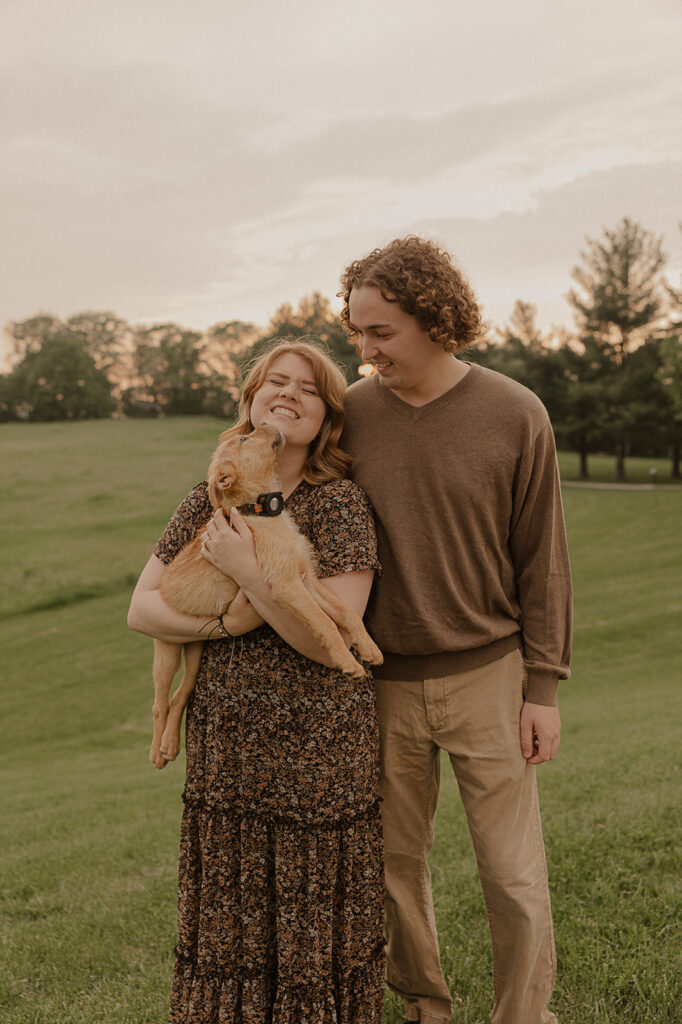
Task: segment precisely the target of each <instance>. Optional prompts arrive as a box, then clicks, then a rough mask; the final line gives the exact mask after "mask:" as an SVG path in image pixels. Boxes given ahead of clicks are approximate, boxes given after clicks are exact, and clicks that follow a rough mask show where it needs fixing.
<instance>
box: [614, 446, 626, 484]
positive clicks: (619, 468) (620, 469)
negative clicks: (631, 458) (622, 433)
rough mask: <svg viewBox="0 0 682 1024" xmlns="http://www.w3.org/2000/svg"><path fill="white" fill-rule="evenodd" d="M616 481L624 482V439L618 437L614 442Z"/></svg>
mask: <svg viewBox="0 0 682 1024" xmlns="http://www.w3.org/2000/svg"><path fill="white" fill-rule="evenodd" d="M616 480H617V481H618V483H623V481H624V480H625V438H624V437H619V438H618V441H617V442H616Z"/></svg>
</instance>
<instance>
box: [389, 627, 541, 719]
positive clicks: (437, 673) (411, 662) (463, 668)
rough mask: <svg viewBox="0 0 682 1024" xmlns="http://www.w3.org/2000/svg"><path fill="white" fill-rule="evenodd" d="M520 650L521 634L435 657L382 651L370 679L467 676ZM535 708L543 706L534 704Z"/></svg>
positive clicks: (432, 655) (414, 679) (407, 679)
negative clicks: (469, 672)
mask: <svg viewBox="0 0 682 1024" xmlns="http://www.w3.org/2000/svg"><path fill="white" fill-rule="evenodd" d="M520 647H521V634H520V633H512V634H511V635H510V636H503V637H501V639H499V640H493V642H492V643H490V644H485V645H484V646H483V647H474V648H471V649H470V650H468V651H439V652H438V653H436V654H394V653H393V652H392V651H385V650H382V654H383V656H384V663H383V665H374V666H373V667H372V675H373V676H374V678H375V679H395V680H396V681H400V682H410V681H411V682H414V681H416V680H419V679H442V678H443V677H444V676H452V675H455V674H456V673H458V672H468V671H469V670H470V669H473V668H480V667H481V665H489V664H490V663H491V662H493V661H497V660H498V659H499V658H503V657H504V656H505V654H509V652H510V651H516V650H519V649H520ZM537 703H538V704H541V703H543V702H542V701H537Z"/></svg>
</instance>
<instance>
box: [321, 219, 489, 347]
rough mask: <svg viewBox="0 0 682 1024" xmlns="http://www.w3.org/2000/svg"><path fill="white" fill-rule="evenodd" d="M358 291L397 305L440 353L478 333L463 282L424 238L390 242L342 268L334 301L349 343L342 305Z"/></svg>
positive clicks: (472, 302) (350, 330)
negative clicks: (365, 288) (368, 289)
mask: <svg viewBox="0 0 682 1024" xmlns="http://www.w3.org/2000/svg"><path fill="white" fill-rule="evenodd" d="M362 285H373V286H374V287H375V288H378V289H379V291H380V292H381V294H382V296H383V297H384V299H386V301H387V302H397V303H398V305H399V306H400V308H401V309H402V310H403V311H404V312H405V313H409V314H410V316H413V317H414V318H415V319H416V320H417V322H418V324H419V326H420V327H421V328H422V330H425V331H427V332H428V333H429V335H430V336H431V340H432V341H435V342H436V343H437V344H439V345H442V346H443V348H444V349H445V351H446V352H460V351H461V350H462V349H463V348H466V346H467V345H469V344H471V342H472V341H474V340H475V339H476V338H477V337H478V335H479V334H480V333H481V330H482V321H481V311H480V309H479V308H478V303H477V301H476V296H475V295H474V293H473V290H472V288H471V286H470V285H469V282H468V281H467V280H466V279H465V277H464V276H463V274H462V273H461V272H460V271H459V270H458V269H457V267H455V266H454V264H453V262H452V259H451V257H450V254H449V253H448V252H446V251H445V249H441V248H440V246H438V245H437V244H436V243H435V242H431V241H429V240H428V239H426V238H419V237H418V236H417V235H406V236H405V238H396V239H395V240H394V241H393V242H389V244H388V245H385V246H384V247H383V249H374V250H373V251H372V252H371V253H370V254H369V255H368V256H365V257H364V259H361V260H355V261H354V262H353V263H350V264H349V265H348V266H347V267H346V269H345V271H344V272H343V274H342V275H341V289H342V290H341V291H340V292H339V293H338V297H339V298H341V299H343V309H342V311H341V323H342V324H343V325H344V327H345V328H346V330H347V331H348V333H349V334H350V336H351V338H352V337H353V335H354V333H355V332H354V331H353V328H352V326H351V323H350V316H349V312H348V300H349V298H350V293H351V291H352V289H353V288H360V287H361V286H362Z"/></svg>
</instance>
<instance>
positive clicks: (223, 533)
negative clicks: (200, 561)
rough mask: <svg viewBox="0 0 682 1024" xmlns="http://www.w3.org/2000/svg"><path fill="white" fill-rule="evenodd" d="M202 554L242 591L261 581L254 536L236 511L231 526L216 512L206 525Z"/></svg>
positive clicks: (220, 510)
mask: <svg viewBox="0 0 682 1024" xmlns="http://www.w3.org/2000/svg"><path fill="white" fill-rule="evenodd" d="M201 553H202V555H203V556H204V558H205V559H206V560H207V561H208V562H210V563H211V565H214V566H215V567H216V569H220V571H221V572H224V573H225V575H226V576H231V577H232V579H233V580H235V582H236V583H238V584H239V586H240V587H243V588H245V589H246V588H248V587H249V586H253V584H254V583H259V582H261V581H262V575H261V571H260V566H259V565H258V560H257V558H256V546H255V544H254V540H253V534H252V533H251V530H250V529H249V528H248V526H247V525H246V523H245V522H244V519H243V518H242V516H241V515H240V514H239V512H237V509H236V508H233V509H231V510H230V522H229V523H228V521H227V519H226V518H225V513H224V512H223V510H222V509H220V508H219V509H217V510H216V512H215V514H214V516H213V518H212V519H209V521H208V523H207V524H206V529H205V531H204V536H203V543H202V545H201Z"/></svg>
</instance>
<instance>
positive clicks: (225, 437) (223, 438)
mask: <svg viewBox="0 0 682 1024" xmlns="http://www.w3.org/2000/svg"><path fill="white" fill-rule="evenodd" d="M233 430H234V427H230V428H229V430H223V432H222V434H221V435H220V437H219V438H218V444H222V443H223V441H228V440H229V439H230V437H231V436H232V431H233Z"/></svg>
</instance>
